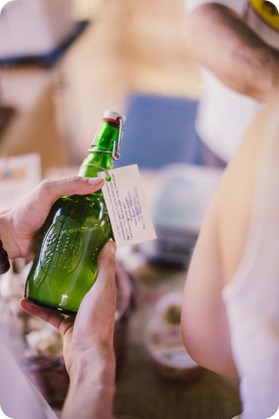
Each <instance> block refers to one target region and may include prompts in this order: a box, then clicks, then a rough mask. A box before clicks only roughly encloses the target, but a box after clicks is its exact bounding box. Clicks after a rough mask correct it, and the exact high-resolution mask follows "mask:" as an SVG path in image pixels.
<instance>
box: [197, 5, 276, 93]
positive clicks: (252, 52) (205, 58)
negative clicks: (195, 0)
mask: <svg viewBox="0 0 279 419" xmlns="http://www.w3.org/2000/svg"><path fill="white" fill-rule="evenodd" d="M189 36H190V42H191V45H192V48H193V51H194V53H195V55H196V57H197V59H198V61H199V62H200V64H201V65H202V66H204V67H206V68H207V69H209V70H210V71H211V72H213V73H214V74H215V75H216V77H218V78H219V79H220V80H222V81H223V82H224V83H225V84H226V85H227V86H228V87H230V88H232V89H234V90H236V91H238V92H240V93H243V94H245V95H248V96H251V97H253V98H255V99H258V100H266V99H267V98H268V97H269V96H270V95H271V94H272V93H273V92H274V90H275V87H276V86H277V85H278V84H279V51H278V50H275V49H273V48H271V47H269V46H268V45H267V44H266V43H265V42H263V41H262V40H261V38H259V36H258V35H257V34H256V33H255V32H253V31H252V30H250V29H249V28H248V27H247V26H246V24H245V23H244V22H243V21H242V20H241V19H240V18H239V16H238V15H237V14H236V13H235V12H233V11H232V10H230V9H229V8H227V7H225V6H222V5H220V4H205V5H203V6H200V7H198V8H197V9H196V10H194V12H193V13H192V14H191V16H190V19H189Z"/></svg>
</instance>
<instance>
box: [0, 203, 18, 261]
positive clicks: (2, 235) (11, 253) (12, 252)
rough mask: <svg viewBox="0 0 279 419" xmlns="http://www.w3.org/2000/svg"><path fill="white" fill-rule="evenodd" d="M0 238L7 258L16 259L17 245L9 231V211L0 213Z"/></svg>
mask: <svg viewBox="0 0 279 419" xmlns="http://www.w3.org/2000/svg"><path fill="white" fill-rule="evenodd" d="M0 240H1V242H2V247H3V248H4V249H5V251H6V253H7V255H8V258H9V259H16V258H17V257H19V256H20V255H19V254H18V253H19V252H18V246H17V245H16V243H15V241H14V239H13V234H12V231H11V220H10V216H9V211H5V212H2V213H1V214H0Z"/></svg>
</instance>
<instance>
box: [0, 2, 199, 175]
mask: <svg viewBox="0 0 279 419" xmlns="http://www.w3.org/2000/svg"><path fill="white" fill-rule="evenodd" d="M0 35H1V36H0V70H1V71H0V102H1V107H2V113H1V121H2V122H1V132H0V154H2V155H3V154H5V155H6V154H8V155H17V154H21V153H29V152H38V153H40V155H41V161H42V174H43V176H46V175H48V170H49V169H51V168H53V167H57V166H60V167H61V166H65V165H69V164H70V165H72V164H80V162H81V160H82V159H83V158H84V156H85V155H86V153H87V148H88V146H89V145H90V142H91V140H92V138H93V136H94V134H95V131H96V129H97V127H98V125H99V122H100V119H101V118H102V116H103V112H104V110H106V109H113V110H116V111H119V112H123V113H125V114H127V113H129V108H130V106H131V101H132V100H133V98H134V96H135V95H155V96H156V97H157V96H158V95H159V96H164V97H166V98H167V99H168V98H193V99H196V98H198V97H199V95H200V92H201V84H200V79H199V74H198V70H197V66H196V63H195V61H194V59H193V56H192V54H191V52H190V49H189V47H188V42H187V18H186V16H185V13H184V3H183V0H173V1H172V2H169V1H168V0H148V1H147V0H141V1H136V0H121V1H115V0H63V1H61V0H48V1H46V0H36V1H34V0H14V1H11V2H10V3H8V4H7V5H6V6H5V7H4V8H3V10H2V13H1V15H0ZM145 130H146V131H147V130H148V127H145ZM143 132H144V128H143Z"/></svg>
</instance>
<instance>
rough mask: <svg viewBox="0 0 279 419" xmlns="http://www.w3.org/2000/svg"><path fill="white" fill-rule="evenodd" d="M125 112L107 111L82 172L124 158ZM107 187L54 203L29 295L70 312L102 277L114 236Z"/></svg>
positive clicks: (88, 174)
mask: <svg viewBox="0 0 279 419" xmlns="http://www.w3.org/2000/svg"><path fill="white" fill-rule="evenodd" d="M123 126H124V117H123V116H122V115H120V114H119V113H116V112H112V111H107V112H105V114H104V117H103V120H102V122H101V125H100V128H99V130H98V132H97V134H96V137H95V140H94V142H93V144H92V148H91V149H89V155H88V156H87V157H86V158H85V160H84V161H83V163H82V165H81V167H80V171H79V176H83V177H96V176H97V174H98V172H100V171H104V170H110V169H112V168H113V163H114V160H117V159H118V158H119V149H120V144H121V140H122V134H123ZM112 235H113V234H112V229H111V224H110V220H109V216H108V212H107V208H106V205H105V201H104V198H103V194H102V191H101V190H100V191H97V192H95V193H92V194H90V195H73V196H63V197H61V198H60V199H58V200H57V201H56V202H55V203H54V205H53V206H52V208H51V211H50V213H49V216H48V218H47V220H46V222H45V225H44V233H43V239H42V244H41V246H40V249H39V251H38V253H37V255H36V256H35V259H34V262H33V265H32V268H31V270H30V273H29V275H28V278H27V281H26V286H25V298H26V299H27V300H29V301H31V302H33V303H35V304H37V305H40V306H43V307H48V308H52V309H54V310H58V311H60V312H62V313H65V314H75V313H76V312H77V311H78V308H79V305H80V302H81V300H82V298H83V297H84V295H85V294H86V293H87V291H88V290H89V289H90V288H91V286H92V285H93V284H94V282H95V280H96V275H97V258H98V255H99V253H100V251H101V249H102V247H103V246H104V244H105V243H106V242H107V241H108V240H109V239H110V238H111V237H112Z"/></svg>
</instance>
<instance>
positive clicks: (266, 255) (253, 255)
mask: <svg viewBox="0 0 279 419" xmlns="http://www.w3.org/2000/svg"><path fill="white" fill-rule="evenodd" d="M276 112H277V115H276V118H277V128H276V127H274V124H270V125H269V127H268V131H267V133H266V136H265V137H266V138H265V144H264V147H263V150H262V155H261V161H260V167H259V172H258V178H257V181H256V187H255V193H254V204H253V210H252V216H251V222H250V228H249V234H248V239H247V241H246V246H245V252H244V255H243V258H242V260H241V263H240V265H239V267H238V269H237V272H236V274H235V277H234V278H233V281H232V282H231V283H230V284H229V285H228V286H226V287H225V288H224V291H223V298H224V300H225V304H226V307H227V312H228V318H229V324H230V330H231V339H232V349H233V354H234V357H235V361H236V365H237V366H238V370H239V375H240V394H241V399H242V403H243V415H242V416H241V419H265V418H270V417H271V416H273V415H274V413H275V411H276V410H277V408H278V405H279V119H278V114H279V104H278V106H277V110H276ZM273 122H274V119H273ZM275 129H277V132H276V131H275Z"/></svg>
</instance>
